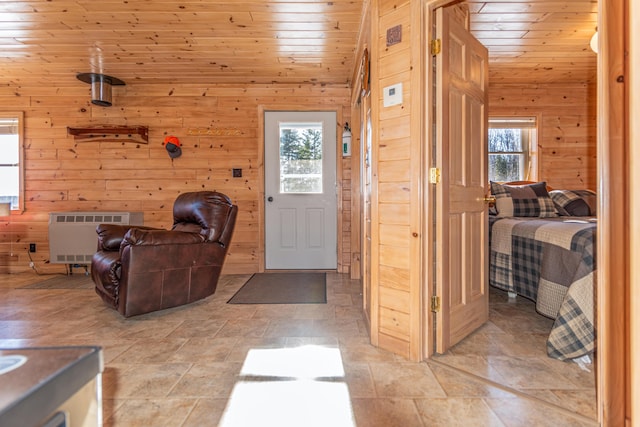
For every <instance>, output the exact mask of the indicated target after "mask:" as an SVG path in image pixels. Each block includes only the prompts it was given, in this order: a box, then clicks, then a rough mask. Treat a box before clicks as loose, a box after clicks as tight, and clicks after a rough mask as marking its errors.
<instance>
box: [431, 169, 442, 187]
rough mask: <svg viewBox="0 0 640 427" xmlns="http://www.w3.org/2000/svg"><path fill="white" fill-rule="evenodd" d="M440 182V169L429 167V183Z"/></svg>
mask: <svg viewBox="0 0 640 427" xmlns="http://www.w3.org/2000/svg"><path fill="white" fill-rule="evenodd" d="M439 182H440V169H438V168H431V169H429V183H430V184H437V183H439Z"/></svg>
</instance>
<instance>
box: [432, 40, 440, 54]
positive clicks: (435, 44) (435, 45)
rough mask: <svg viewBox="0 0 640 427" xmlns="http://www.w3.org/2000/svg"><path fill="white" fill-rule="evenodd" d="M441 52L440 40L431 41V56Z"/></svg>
mask: <svg viewBox="0 0 640 427" xmlns="http://www.w3.org/2000/svg"><path fill="white" fill-rule="evenodd" d="M441 50H442V41H441V40H440V39H433V40H431V55H437V54H439V53H440V51H441Z"/></svg>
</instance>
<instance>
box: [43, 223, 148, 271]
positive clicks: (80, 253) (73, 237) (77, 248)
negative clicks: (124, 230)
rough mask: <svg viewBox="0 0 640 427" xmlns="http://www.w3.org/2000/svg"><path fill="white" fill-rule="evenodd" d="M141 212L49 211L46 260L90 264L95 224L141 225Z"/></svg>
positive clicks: (96, 236) (94, 247) (95, 240)
mask: <svg viewBox="0 0 640 427" xmlns="http://www.w3.org/2000/svg"><path fill="white" fill-rule="evenodd" d="M143 216H144V214H143V213H142V212H52V213H50V214H49V262H50V263H52V264H72V265H73V264H91V257H92V256H93V254H94V253H95V252H96V250H97V247H98V235H97V234H96V227H97V226H98V224H121V225H143V223H144V219H143Z"/></svg>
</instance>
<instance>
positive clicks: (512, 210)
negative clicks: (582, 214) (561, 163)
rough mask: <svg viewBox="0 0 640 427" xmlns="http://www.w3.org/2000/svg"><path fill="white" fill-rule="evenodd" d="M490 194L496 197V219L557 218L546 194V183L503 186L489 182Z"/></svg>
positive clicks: (553, 206) (552, 204) (551, 201)
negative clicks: (517, 217)
mask: <svg viewBox="0 0 640 427" xmlns="http://www.w3.org/2000/svg"><path fill="white" fill-rule="evenodd" d="M491 194H493V195H494V196H495V197H496V206H495V208H496V210H497V215H496V216H498V217H505V216H512V217H513V216H529V217H539V218H549V217H554V216H558V212H557V211H556V208H555V205H554V203H553V200H551V197H549V193H548V192H547V183H546V182H536V183H535V184H528V185H504V184H498V183H497V182H491Z"/></svg>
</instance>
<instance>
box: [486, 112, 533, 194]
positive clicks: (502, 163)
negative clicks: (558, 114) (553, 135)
mask: <svg viewBox="0 0 640 427" xmlns="http://www.w3.org/2000/svg"><path fill="white" fill-rule="evenodd" d="M488 133H489V135H488V136H489V147H488V148H489V180H490V181H499V182H505V181H522V180H526V179H531V178H533V177H534V176H535V172H536V171H535V168H533V167H532V166H533V165H532V164H531V160H532V158H531V155H532V152H535V151H534V150H532V146H535V119H534V118H502V119H489V132H488ZM532 144H533V145H532Z"/></svg>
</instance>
